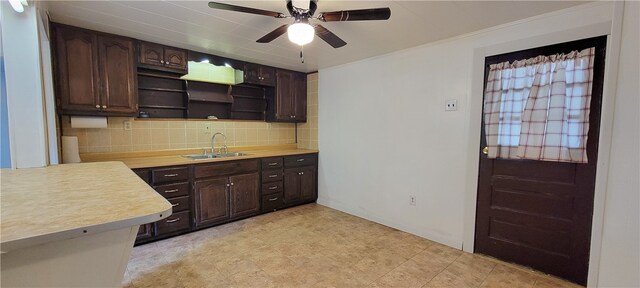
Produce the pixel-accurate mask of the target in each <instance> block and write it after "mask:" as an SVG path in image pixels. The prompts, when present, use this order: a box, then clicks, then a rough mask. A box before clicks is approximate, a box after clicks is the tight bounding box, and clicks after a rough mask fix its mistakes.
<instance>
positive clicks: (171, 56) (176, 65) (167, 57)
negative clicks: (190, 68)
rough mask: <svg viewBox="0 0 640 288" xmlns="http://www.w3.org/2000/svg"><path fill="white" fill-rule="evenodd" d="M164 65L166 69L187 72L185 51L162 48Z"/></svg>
mask: <svg viewBox="0 0 640 288" xmlns="http://www.w3.org/2000/svg"><path fill="white" fill-rule="evenodd" d="M164 65H165V67H167V68H171V69H175V70H182V71H187V51H186V50H182V49H176V48H171V47H165V48H164Z"/></svg>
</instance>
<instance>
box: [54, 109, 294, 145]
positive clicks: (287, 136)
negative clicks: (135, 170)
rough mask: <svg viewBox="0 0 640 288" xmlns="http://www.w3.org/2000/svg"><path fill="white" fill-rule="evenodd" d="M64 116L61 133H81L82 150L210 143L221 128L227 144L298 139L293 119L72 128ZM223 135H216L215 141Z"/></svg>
mask: <svg viewBox="0 0 640 288" xmlns="http://www.w3.org/2000/svg"><path fill="white" fill-rule="evenodd" d="M61 120H62V123H61V124H62V125H61V126H62V135H64V136H78V149H79V150H80V153H95V152H128V151H153V150H163V149H184V148H202V147H210V146H211V136H212V135H213V133H215V132H222V133H224V134H225V135H226V136H227V146H245V145H277V144H292V143H296V134H295V127H296V126H295V124H292V123H266V122H262V121H233V120H229V121H225V120H211V121H206V120H183V119H176V120H150V119H135V118H130V117H109V118H108V119H107V122H108V128H105V129H74V128H71V123H70V120H69V117H68V116H63V117H62V119H61ZM124 121H131V124H132V125H131V126H132V127H131V130H125V129H124ZM205 125H210V126H211V131H210V132H206V130H205ZM220 139H221V138H217V139H216V141H219V140H220ZM217 143H220V142H217ZM217 143H216V145H218V144H217Z"/></svg>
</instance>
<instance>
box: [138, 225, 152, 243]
mask: <svg viewBox="0 0 640 288" xmlns="http://www.w3.org/2000/svg"><path fill="white" fill-rule="evenodd" d="M152 225H153V224H142V225H140V228H138V235H136V241H139V240H144V239H148V238H151V237H153V229H152Z"/></svg>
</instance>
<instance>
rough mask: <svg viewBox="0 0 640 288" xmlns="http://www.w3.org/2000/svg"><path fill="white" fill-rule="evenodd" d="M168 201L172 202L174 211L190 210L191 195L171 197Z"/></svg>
mask: <svg viewBox="0 0 640 288" xmlns="http://www.w3.org/2000/svg"><path fill="white" fill-rule="evenodd" d="M167 201H169V203H171V207H173V208H172V209H173V210H172V211H173V213H176V212H180V211H184V210H189V196H182V197H176V198H171V199H167Z"/></svg>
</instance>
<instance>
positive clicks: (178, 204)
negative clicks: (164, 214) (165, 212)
mask: <svg viewBox="0 0 640 288" xmlns="http://www.w3.org/2000/svg"><path fill="white" fill-rule="evenodd" d="M176 206H180V203H175V204H171V207H176Z"/></svg>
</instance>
